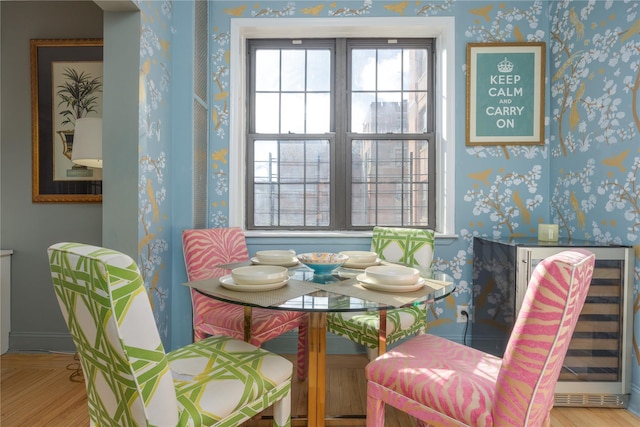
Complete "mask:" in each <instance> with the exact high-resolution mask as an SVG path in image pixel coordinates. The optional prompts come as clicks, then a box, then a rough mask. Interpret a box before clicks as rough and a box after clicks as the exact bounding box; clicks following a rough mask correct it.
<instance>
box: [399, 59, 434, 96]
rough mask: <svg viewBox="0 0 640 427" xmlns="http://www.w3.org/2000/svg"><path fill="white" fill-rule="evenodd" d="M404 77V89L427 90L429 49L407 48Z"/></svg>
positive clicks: (404, 60) (403, 70)
mask: <svg viewBox="0 0 640 427" xmlns="http://www.w3.org/2000/svg"><path fill="white" fill-rule="evenodd" d="M403 52H404V53H403V56H402V59H403V63H404V65H403V67H402V68H403V69H402V73H403V77H402V88H403V89H404V90H419V91H426V90H427V88H428V87H429V86H428V82H429V81H428V75H427V50H426V49H405V50H404V51H403Z"/></svg>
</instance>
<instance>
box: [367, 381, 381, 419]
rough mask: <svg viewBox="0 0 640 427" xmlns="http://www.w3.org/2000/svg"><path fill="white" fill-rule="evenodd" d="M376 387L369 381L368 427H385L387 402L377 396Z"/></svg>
mask: <svg viewBox="0 0 640 427" xmlns="http://www.w3.org/2000/svg"><path fill="white" fill-rule="evenodd" d="M374 387H375V385H374V384H372V383H371V382H367V427H384V409H385V408H384V405H385V403H384V402H383V401H382V400H381V399H379V398H378V397H377V396H376V392H375V390H374Z"/></svg>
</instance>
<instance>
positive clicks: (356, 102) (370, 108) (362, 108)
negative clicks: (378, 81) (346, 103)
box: [351, 92, 376, 133]
mask: <svg viewBox="0 0 640 427" xmlns="http://www.w3.org/2000/svg"><path fill="white" fill-rule="evenodd" d="M375 107H376V94H375V92H359V93H353V94H352V95H351V132H356V133H374V132H375V131H376V122H375V119H376V112H375V111H376V110H375Z"/></svg>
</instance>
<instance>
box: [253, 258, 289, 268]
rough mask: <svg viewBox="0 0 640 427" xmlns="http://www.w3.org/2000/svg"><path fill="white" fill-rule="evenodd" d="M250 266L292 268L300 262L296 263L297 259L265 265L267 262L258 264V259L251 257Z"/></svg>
mask: <svg viewBox="0 0 640 427" xmlns="http://www.w3.org/2000/svg"><path fill="white" fill-rule="evenodd" d="M251 264H256V265H279V266H280V267H294V266H296V265H299V264H300V261H298V260H297V259H296V260H295V261H291V262H286V263H281V264H280V263H267V262H260V261H259V260H258V258H256V257H253V258H251Z"/></svg>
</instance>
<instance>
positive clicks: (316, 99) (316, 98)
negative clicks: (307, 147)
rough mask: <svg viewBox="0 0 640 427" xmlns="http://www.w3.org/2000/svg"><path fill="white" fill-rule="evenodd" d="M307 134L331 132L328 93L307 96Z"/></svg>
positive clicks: (329, 97)
mask: <svg viewBox="0 0 640 427" xmlns="http://www.w3.org/2000/svg"><path fill="white" fill-rule="evenodd" d="M306 119H307V132H306V133H326V132H330V131H331V96H330V94H328V93H310V94H309V95H307V117H306Z"/></svg>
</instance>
